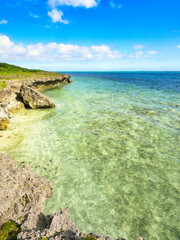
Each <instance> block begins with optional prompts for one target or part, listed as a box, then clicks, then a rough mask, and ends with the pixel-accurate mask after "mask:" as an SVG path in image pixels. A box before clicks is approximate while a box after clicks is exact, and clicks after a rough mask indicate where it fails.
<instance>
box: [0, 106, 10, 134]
mask: <svg viewBox="0 0 180 240" xmlns="http://www.w3.org/2000/svg"><path fill="white" fill-rule="evenodd" d="M9 117H10V114H9V113H8V112H7V111H6V110H5V109H3V108H1V107H0V130H6V129H8V128H9V124H10V120H9Z"/></svg>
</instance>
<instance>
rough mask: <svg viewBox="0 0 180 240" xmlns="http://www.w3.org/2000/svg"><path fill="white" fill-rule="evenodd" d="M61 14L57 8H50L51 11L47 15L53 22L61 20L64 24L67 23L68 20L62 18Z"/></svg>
mask: <svg viewBox="0 0 180 240" xmlns="http://www.w3.org/2000/svg"><path fill="white" fill-rule="evenodd" d="M63 15H64V14H63V12H62V11H61V10H59V11H58V10H57V9H52V11H51V12H48V16H49V17H50V18H51V19H52V22H53V23H57V22H61V23H64V24H69V21H68V20H66V19H65V20H63V19H62V17H63Z"/></svg>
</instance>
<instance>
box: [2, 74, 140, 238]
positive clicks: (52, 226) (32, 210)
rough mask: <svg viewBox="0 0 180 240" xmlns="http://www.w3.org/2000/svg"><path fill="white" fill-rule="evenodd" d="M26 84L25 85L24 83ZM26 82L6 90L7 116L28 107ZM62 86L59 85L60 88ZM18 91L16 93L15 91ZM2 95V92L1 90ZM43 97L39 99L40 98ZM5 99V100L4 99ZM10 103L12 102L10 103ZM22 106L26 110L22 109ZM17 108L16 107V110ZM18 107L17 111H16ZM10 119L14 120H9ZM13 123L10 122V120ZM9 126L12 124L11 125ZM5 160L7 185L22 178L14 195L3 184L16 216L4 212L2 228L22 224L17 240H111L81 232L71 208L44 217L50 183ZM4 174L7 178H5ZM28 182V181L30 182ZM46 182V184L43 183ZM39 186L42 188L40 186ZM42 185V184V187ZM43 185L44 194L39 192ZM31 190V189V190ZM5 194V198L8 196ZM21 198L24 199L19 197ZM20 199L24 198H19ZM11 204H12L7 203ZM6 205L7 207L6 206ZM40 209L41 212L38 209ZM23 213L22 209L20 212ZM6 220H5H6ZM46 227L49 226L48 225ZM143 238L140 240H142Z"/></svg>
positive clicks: (44, 82)
mask: <svg viewBox="0 0 180 240" xmlns="http://www.w3.org/2000/svg"><path fill="white" fill-rule="evenodd" d="M23 82H24V81H23ZM23 82H22V81H17V82H16V81H15V82H13V85H11V84H10V85H9V86H8V88H7V89H5V90H3V92H4V94H3V95H1V96H4V98H3V101H2V100H1V107H2V108H3V109H4V111H7V112H10V113H11V112H13V113H14V112H18V111H20V110H22V109H24V108H25V104H24V103H23V102H21V101H19V100H17V99H16V97H15V96H17V95H18V94H19V93H20V89H21V87H22V85H23ZM57 82H58V84H57ZM70 82H71V81H70V78H69V76H66V77H65V78H62V79H61V80H58V81H57V79H55V80H54V84H53V80H52V79H49V78H47V79H38V80H37V79H35V80H33V81H32V80H31V81H30V82H28V84H27V83H26V84H27V87H28V88H32V89H33V90H34V89H38V90H39V89H41V90H44V89H46V88H53V87H55V86H57V85H59V84H61V83H70ZM12 89H15V91H12ZM1 92H2V90H1ZM38 96H39V95H38ZM1 99H2V98H1ZM7 99H8V100H9V101H8V102H7ZM19 102H21V103H22V104H23V105H24V106H23V107H19V105H20V106H22V104H21V103H19ZM12 106H13V107H12ZM14 106H15V107H14ZM9 118H10V117H9ZM8 121H9V119H8ZM8 123H9V122H8ZM0 158H1V166H2V167H4V169H3V168H2V169H1V171H2V172H1V174H2V176H3V179H4V181H5V182H6V181H8V182H11V176H16V175H18V176H19V177H18V179H17V178H16V177H13V182H12V184H11V183H10V186H11V189H12V191H9V187H8V186H7V185H5V184H4V182H2V185H1V191H2V194H1V196H3V198H4V197H5V199H6V200H8V199H13V201H12V202H10V203H9V204H10V205H9V206H8V207H7V208H8V209H11V208H10V207H13V206H14V207H13V209H14V212H13V211H12V210H11V214H10V215H8V214H7V212H5V209H4V208H2V209H1V211H0V212H1V214H0V216H1V223H0V225H1V226H2V225H3V224H4V223H5V222H6V221H8V220H12V221H15V222H17V223H18V224H19V226H20V229H21V230H20V233H18V236H17V239H18V240H22V239H34V240H35V239H43V238H44V239H50V240H53V239H64V238H65V239H79V240H82V239H89V240H95V239H100V240H105V239H107V240H111V238H110V237H108V236H98V235H96V234H95V233H90V234H86V233H83V232H81V231H80V230H78V229H77V228H76V227H75V224H74V222H73V221H72V220H71V218H70V213H69V211H70V208H66V209H61V210H60V213H55V214H52V215H47V216H45V215H44V214H43V213H42V205H43V202H44V201H45V199H46V198H50V197H52V189H51V185H50V183H49V182H47V181H46V180H45V179H44V178H41V177H39V176H37V175H34V174H33V173H32V172H31V170H30V169H29V168H28V167H25V166H24V167H23V168H22V169H18V168H17V165H16V163H15V162H14V161H13V160H11V159H10V158H9V157H8V156H5V155H3V154H0ZM3 174H4V175H3ZM24 175H27V176H28V177H27V178H24ZM27 179H28V180H27ZM42 181H43V183H42ZM37 183H38V186H37ZM41 183H42V184H41ZM19 184H21V185H23V187H24V186H25V188H24V189H21V190H22V192H21V191H15V189H17V187H14V186H17V185H19ZM29 184H30V185H31V184H32V185H33V187H29V186H28V185H29ZM39 184H41V186H40V190H39ZM27 186H28V188H27ZM37 189H38V195H39V196H41V198H40V199H39V198H37ZM29 191H30V192H31V195H29ZM4 192H5V194H4ZM9 194H13V197H12V196H11V197H9ZM19 194H20V195H19ZM19 196H20V197H19ZM6 204H8V201H7V203H6ZM3 205H4V204H3ZM37 207H38V208H37ZM19 209H21V210H20V211H19ZM4 216H5V218H4V220H3V217H4ZM45 223H46V224H45ZM142 239H143V238H139V240H142ZM119 240H124V239H123V238H119Z"/></svg>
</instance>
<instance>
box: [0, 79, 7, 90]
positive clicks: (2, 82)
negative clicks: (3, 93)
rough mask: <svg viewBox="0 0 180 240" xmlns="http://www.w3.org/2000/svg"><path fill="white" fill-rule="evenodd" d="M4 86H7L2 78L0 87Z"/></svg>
mask: <svg viewBox="0 0 180 240" xmlns="http://www.w3.org/2000/svg"><path fill="white" fill-rule="evenodd" d="M6 87H7V84H6V82H5V81H4V80H3V81H0V89H3V88H6Z"/></svg>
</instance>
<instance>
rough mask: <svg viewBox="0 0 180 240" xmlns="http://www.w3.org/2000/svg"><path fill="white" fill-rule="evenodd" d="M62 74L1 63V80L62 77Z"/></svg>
mask: <svg viewBox="0 0 180 240" xmlns="http://www.w3.org/2000/svg"><path fill="white" fill-rule="evenodd" d="M62 75H63V74H62V73H56V72H47V71H43V70H38V69H27V68H21V67H18V66H14V65H10V64H7V63H0V80H1V79H2V80H11V79H22V78H28V77H31V78H33V77H45V76H50V77H51V76H52V77H60V76H62Z"/></svg>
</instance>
